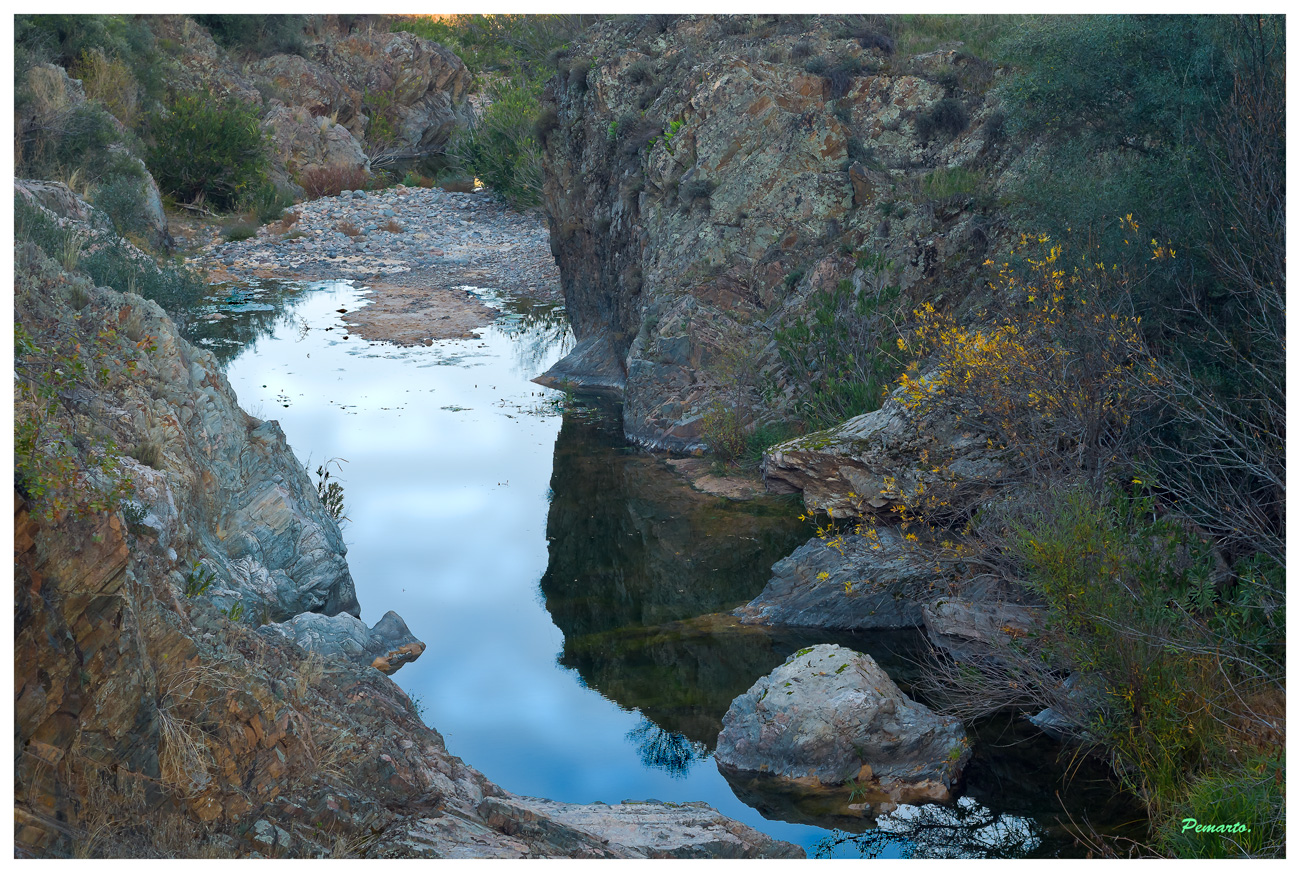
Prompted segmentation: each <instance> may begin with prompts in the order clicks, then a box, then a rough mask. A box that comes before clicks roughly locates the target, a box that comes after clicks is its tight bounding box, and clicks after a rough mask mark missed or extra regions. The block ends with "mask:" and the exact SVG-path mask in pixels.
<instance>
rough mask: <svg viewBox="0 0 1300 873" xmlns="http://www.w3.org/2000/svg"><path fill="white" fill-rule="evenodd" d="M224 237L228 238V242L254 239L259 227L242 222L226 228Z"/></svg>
mask: <svg viewBox="0 0 1300 873" xmlns="http://www.w3.org/2000/svg"><path fill="white" fill-rule="evenodd" d="M222 235H223V236H224V237H225V238H226V242H239V241H241V240H246V239H252V238H253V237H255V236H257V225H256V224H253V223H252V222H248V221H240V222H237V223H235V224H232V225H230V227H228V228H226V230H225V232H224V233H223V234H222Z"/></svg>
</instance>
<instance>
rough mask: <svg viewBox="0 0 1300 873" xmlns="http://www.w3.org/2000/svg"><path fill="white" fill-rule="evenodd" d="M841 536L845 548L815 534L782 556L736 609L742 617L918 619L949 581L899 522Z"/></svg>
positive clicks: (758, 620) (764, 620) (873, 623)
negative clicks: (869, 533) (758, 589)
mask: <svg viewBox="0 0 1300 873" xmlns="http://www.w3.org/2000/svg"><path fill="white" fill-rule="evenodd" d="M839 542H841V543H842V549H841V548H835V547H833V546H831V545H828V544H827V543H826V542H825V541H824V540H821V539H818V538H813V539H811V540H809V541H808V542H807V543H805V544H804V545H802V546H800V547H799V548H798V549H796V550H795V551H794V553H793V554H791V555H790V556H789V557H787V558H783V559H782V560H780V561H778V562H777V563H776V564H775V565H773V567H772V578H771V579H770V580H769V581H768V583H767V587H765V588H764V589H763V592H762V593H761V594H759V595H758V597H756V598H754V599H753V600H751V601H750V602H749V603H748V604H746V605H745V606H742V607H740V608H739V609H737V610H735V615H737V616H739V617H740V620H741V621H742V622H743V623H745V624H764V625H789V626H795V627H817V628H826V629H840V630H864V629H868V628H903V627H917V626H919V625H921V623H922V621H923V613H922V604H923V603H925V602H928V601H929V600H931V599H932V598H933V597H934V594H935V591H936V589H939V588H942V587H946V581H945V580H944V577H943V574H942V573H941V572H940V571H939V570H938V569H936V568H935V567H934V566H933V565H931V564H929V563H927V562H926V561H925V560H924V559H923V557H922V556H921V555H920V554H919V553H918V551H916V550H915V549H910V548H908V547H907V542H906V541H905V540H904V539H903V536H902V534H901V533H900V532H899V531H898V530H897V529H895V528H886V527H881V528H877V529H876V535H875V537H874V538H870V539H868V538H866V537H862V536H859V535H857V534H846V535H844V536H843V537H841V538H840V539H839ZM822 574H825V575H824V576H823V575H822Z"/></svg>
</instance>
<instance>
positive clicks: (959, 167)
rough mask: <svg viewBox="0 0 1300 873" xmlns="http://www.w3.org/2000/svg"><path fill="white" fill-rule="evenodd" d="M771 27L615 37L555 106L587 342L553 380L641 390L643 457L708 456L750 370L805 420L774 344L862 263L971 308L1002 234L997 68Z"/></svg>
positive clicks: (561, 211)
mask: <svg viewBox="0 0 1300 873" xmlns="http://www.w3.org/2000/svg"><path fill="white" fill-rule="evenodd" d="M771 21H773V19H772V18H771V17H763V16H754V17H752V18H751V19H750V22H751V26H752V28H753V29H752V30H751V31H750V32H748V33H733V32H724V26H723V23H722V22H719V21H717V20H715V19H713V18H712V17H708V16H684V17H682V18H680V19H677V20H675V21H673V22H671V23H669V24H666V25H664V24H656V23H655V22H644V21H643V20H641V19H637V20H632V21H623V22H606V23H604V24H601V25H599V26H597V27H596V28H594V29H593V30H592V31H591V32H590V33H589V35H588V36H587V37H586V41H585V42H584V43H582V44H581V45H579V46H577V47H575V48H574V49H573V50H572V52H570V53H569V55H568V57H567V58H563V59H561V61H560V63H561V67H562V68H563V67H565V66H567V67H568V69H567V70H564V69H562V71H561V73H560V74H559V75H558V76H556V77H555V78H553V79H552V80H551V82H550V83H549V85H548V88H547V100H548V101H549V103H548V107H547V109H548V111H547V112H544V115H543V122H542V125H541V127H542V129H543V130H546V129H548V128H549V131H548V132H547V134H546V137H545V139H546V171H547V177H546V183H545V189H544V193H545V206H546V210H547V213H548V216H549V220H550V223H551V235H552V247H553V251H554V253H555V256H556V259H557V261H558V263H559V265H560V272H561V278H562V282H563V286H564V292H565V300H566V303H567V305H568V309H569V314H570V318H571V319H572V322H573V328H574V332H575V334H576V336H577V339H578V341H579V342H578V346H577V347H576V348H575V350H574V352H573V354H572V355H570V356H569V357H568V358H567V359H565V360H564V361H562V362H561V363H560V364H558V365H557V366H556V367H555V368H553V370H552V371H551V372H550V373H549V374H548V375H547V380H548V381H550V382H552V383H555V382H559V381H561V380H564V379H568V380H570V381H572V382H575V383H577V384H590V385H594V386H598V387H613V388H618V389H623V390H624V391H625V400H626V407H625V415H626V418H625V428H626V433H627V436H628V437H629V438H631V439H633V440H636V441H638V442H642V443H645V444H648V445H652V446H659V447H668V448H674V449H690V448H695V447H698V446H699V445H700V444H701V432H702V431H701V429H702V416H703V414H704V412H705V411H706V410H707V408H708V406H709V404H710V403H711V401H713V400H714V399H715V398H717V397H718V396H719V394H720V392H721V391H723V390H728V380H729V379H730V380H731V381H733V382H734V377H733V376H729V375H728V373H729V372H734V370H735V369H736V367H735V364H734V363H730V362H731V361H734V359H735V358H736V357H737V355H739V356H741V357H744V358H748V361H749V362H748V364H747V366H750V367H752V369H754V370H756V371H758V372H759V373H760V381H763V380H765V381H766V382H767V384H768V388H769V390H768V392H767V395H766V396H765V398H764V401H765V405H766V406H767V407H768V410H767V411H768V412H769V413H774V414H777V415H780V414H782V413H784V412H785V411H787V410H788V409H789V408H790V406H791V404H792V403H793V402H794V401H795V400H796V399H797V398H795V397H794V396H793V395H794V392H795V387H794V385H793V384H792V383H791V380H790V379H789V374H788V373H786V372H785V371H784V369H783V367H782V366H781V365H780V362H779V360H778V355H777V349H776V344H775V342H774V340H773V334H774V331H775V329H776V328H777V327H779V326H781V325H783V324H789V323H791V322H792V321H793V320H795V319H802V318H806V317H807V314H808V308H809V305H810V304H809V297H810V295H812V294H813V293H815V292H816V291H818V290H820V289H823V288H827V289H829V288H834V287H835V286H836V284H837V283H838V282H839V281H841V280H845V279H848V280H850V281H852V282H854V283H855V284H857V285H860V284H861V282H862V280H863V273H862V271H861V270H860V269H858V268H857V266H856V264H855V259H854V257H853V256H854V255H858V254H862V253H871V254H874V255H878V256H880V257H881V258H883V259H888V260H890V261H892V263H893V265H894V270H895V272H894V274H893V275H892V276H891V278H892V279H894V280H896V281H897V283H898V284H899V285H900V286H901V288H902V291H903V294H904V295H905V296H906V297H909V298H910V299H922V298H926V299H936V298H939V297H941V296H943V295H949V296H950V297H951V296H952V295H954V294H955V295H956V297H958V298H960V297H961V296H964V294H965V293H966V292H967V291H968V290H969V288H970V286H971V283H972V281H973V277H974V268H975V267H976V266H977V265H978V264H979V263H980V262H981V261H982V259H983V255H984V253H985V251H986V250H987V246H988V244H989V237H990V234H993V233H995V232H996V222H995V221H994V220H993V219H992V218H991V217H990V215H989V214H988V210H987V205H986V204H987V199H985V198H982V197H981V196H978V194H979V191H978V190H977V189H978V188H980V186H982V185H985V184H992V178H993V176H994V175H995V174H996V172H997V166H998V163H999V161H1000V160H1001V158H1000V155H999V152H998V139H999V128H1000V122H999V120H998V118H999V116H998V113H997V111H996V107H995V106H993V105H991V104H990V103H989V101H988V100H987V99H986V97H985V92H986V91H987V88H988V86H989V85H990V83H991V82H992V80H993V75H994V74H993V71H992V70H991V68H989V67H988V66H987V65H986V64H984V62H982V61H979V60H977V59H974V58H971V57H969V56H966V55H963V54H961V53H960V52H958V51H956V50H941V51H936V52H933V53H930V54H928V55H924V56H920V57H914V58H899V57H896V56H894V55H892V54H890V53H889V50H890V49H892V46H886V45H884V43H882V42H881V41H879V40H872V39H870V38H868V37H867V36H861V37H857V38H852V37H850V36H849V35H848V34H842V33H840V32H839V31H837V30H836V29H835V27H834V26H833V24H831V23H822V22H820V21H818V22H815V25H814V26H815V29H813V30H809V31H806V32H790V31H789V28H788V27H787V26H786V25H785V24H784V23H769V24H764V22H771ZM661 27H662V28H663V29H662V31H661V30H660V28H661ZM734 29H735V28H734V27H732V28H729V30H734ZM864 46H868V47H864ZM809 70H816V71H817V72H809ZM936 173H937V174H938V175H937V176H936ZM955 178H960V179H961V180H962V184H961V185H959V186H956V187H957V188H959V189H960V190H957V191H955V192H954V191H953V190H951V189H952V188H953V186H952V185H951V184H948V185H947V187H945V186H944V185H942V184H936V182H944V181H947V182H951V180H952V179H955ZM973 180H974V181H973ZM749 390H753V386H752V385H751V386H749ZM755 399H756V398H755ZM755 405H756V406H757V405H759V404H757V403H755Z"/></svg>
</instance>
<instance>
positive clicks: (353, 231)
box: [334, 219, 361, 236]
mask: <svg viewBox="0 0 1300 873" xmlns="http://www.w3.org/2000/svg"><path fill="white" fill-rule="evenodd" d="M334 226H335V227H336V228H337V229H338V232H339V233H345V234H347V235H348V236H356V235H357V234H359V233H361V228H359V227H357V226H356V225H355V224H353V223H352V222H351V221H349V220H347V219H344V220H343V221H340V222H339V223H338V224H336V225H334Z"/></svg>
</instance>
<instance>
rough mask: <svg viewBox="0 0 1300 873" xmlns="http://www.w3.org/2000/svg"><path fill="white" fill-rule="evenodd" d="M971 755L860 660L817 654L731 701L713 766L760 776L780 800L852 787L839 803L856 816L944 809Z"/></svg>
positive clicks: (942, 721)
mask: <svg viewBox="0 0 1300 873" xmlns="http://www.w3.org/2000/svg"><path fill="white" fill-rule="evenodd" d="M970 755H971V751H970V744H969V742H968V740H967V739H966V732H965V730H964V729H963V728H962V725H961V722H959V721H958V720H957V719H955V718H951V717H944V716H939V715H936V714H935V713H933V712H931V711H930V710H929V709H927V708H926V707H925V706H922V705H921V704H919V703H917V702H915V701H913V700H911V699H910V698H908V697H907V695H905V694H903V692H902V691H901V690H900V689H899V688H898V686H897V685H895V684H894V682H893V680H891V679H890V678H889V676H888V675H886V673H885V672H884V671H883V670H881V669H880V667H879V666H878V665H877V664H876V662H875V661H874V660H873V659H872V658H871V657H870V656H869V655H862V654H859V653H857V652H853V651H851V650H849V649H845V648H843V647H841V646H835V645H818V646H814V647H812V648H809V649H803V650H800V651H798V652H796V653H795V654H793V655H791V656H790V658H789V659H787V660H786V662H785V663H784V664H782V665H781V666H780V667H778V668H776V669H775V670H773V671H772V672H771V673H770V674H768V675H767V676H765V677H763V678H762V679H760V680H759V681H758V682H756V683H754V685H753V687H752V688H750V689H749V691H747V692H745V693H744V694H742V695H741V696H740V697H738V698H736V700H735V701H734V702H733V703H732V705H731V708H730V709H729V710H727V714H726V716H724V718H723V728H722V733H721V734H719V736H718V748H717V752H716V755H715V757H716V760H717V762H718V766H719V768H720V769H723V770H724V772H726V771H727V770H731V771H738V772H741V773H752V774H762V775H764V776H766V777H768V778H771V779H773V780H775V782H778V783H781V788H782V789H783V790H796V791H797V790H799V789H801V788H803V789H807V790H808V791H809V792H812V793H817V792H822V791H823V790H824V789H825V788H827V787H830V788H831V789H834V788H835V787H837V786H845V785H847V784H848V783H852V788H854V789H855V794H856V795H857V796H856V797H847V796H846V797H845V798H843V799H842V811H843V812H850V813H851V812H852V811H853V810H852V809H850V806H851V805H852V804H853V803H857V802H859V800H861V799H865V802H866V804H867V806H866V807H862V811H864V812H871V811H872V810H871V808H870V807H872V806H874V807H875V809H876V811H883V810H881V809H880V808H879V807H880V805H881V804H898V803H918V802H929V801H939V802H945V801H948V800H950V799H951V798H952V797H953V793H954V790H955V785H956V783H957V781H958V780H959V778H960V775H961V772H962V768H963V767H964V766H965V764H966V762H967V761H968V760H969V759H970ZM846 794H847V791H846ZM890 808H892V807H890Z"/></svg>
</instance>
